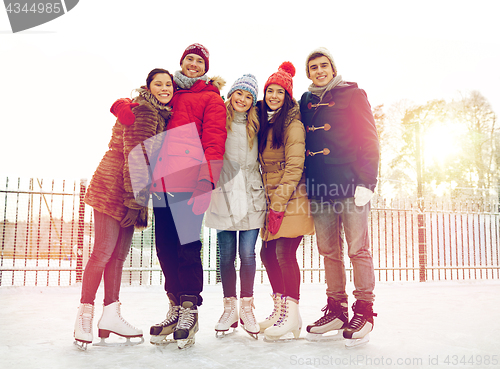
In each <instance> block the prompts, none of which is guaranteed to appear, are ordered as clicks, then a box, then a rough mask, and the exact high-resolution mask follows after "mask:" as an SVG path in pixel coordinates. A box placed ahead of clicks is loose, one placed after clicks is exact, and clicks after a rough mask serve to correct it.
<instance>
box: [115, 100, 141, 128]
mask: <svg viewBox="0 0 500 369" xmlns="http://www.w3.org/2000/svg"><path fill="white" fill-rule="evenodd" d="M138 105H139V104H137V103H133V102H132V100H130V99H127V98H125V99H118V100H116V101H115V102H114V103H113V105H111V109H110V110H109V111H110V112H111V113H112V114H113V115H114V116H115V117H117V118H118V120H119V121H120V123H121V124H123V125H125V126H131V125H132V124H134V122H135V115H134V113H132V108H135V107H136V106H138Z"/></svg>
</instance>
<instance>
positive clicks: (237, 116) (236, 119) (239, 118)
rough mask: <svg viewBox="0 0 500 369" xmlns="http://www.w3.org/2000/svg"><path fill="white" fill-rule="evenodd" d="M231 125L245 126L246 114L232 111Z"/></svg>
mask: <svg viewBox="0 0 500 369" xmlns="http://www.w3.org/2000/svg"><path fill="white" fill-rule="evenodd" d="M233 114H234V116H233V123H236V124H247V112H240V111H234V113H233Z"/></svg>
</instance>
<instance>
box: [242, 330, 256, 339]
mask: <svg viewBox="0 0 500 369" xmlns="http://www.w3.org/2000/svg"><path fill="white" fill-rule="evenodd" d="M245 332H247V333H248V335H249V336H250V337H252V338H253V339H254V340H258V339H259V334H258V333H254V332H249V331H247V330H245Z"/></svg>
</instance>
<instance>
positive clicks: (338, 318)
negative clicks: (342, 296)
mask: <svg viewBox="0 0 500 369" xmlns="http://www.w3.org/2000/svg"><path fill="white" fill-rule="evenodd" d="M321 311H324V312H325V314H324V315H323V316H322V317H321V318H319V319H318V320H316V321H315V322H314V323H313V324H311V325H308V326H307V328H306V329H307V335H306V340H308V341H337V340H341V339H342V338H343V336H342V331H343V330H344V329H345V328H347V325H348V324H349V315H348V307H347V301H336V300H335V299H333V298H332V297H328V301H327V304H326V306H325V307H324V308H323V309H321Z"/></svg>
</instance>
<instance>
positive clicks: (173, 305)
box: [149, 293, 180, 345]
mask: <svg viewBox="0 0 500 369" xmlns="http://www.w3.org/2000/svg"><path fill="white" fill-rule="evenodd" d="M167 296H168V298H169V300H170V307H169V310H168V313H167V317H166V318H165V320H164V321H163V322H161V323H158V324H155V325H153V326H151V328H150V330H149V334H150V336H151V338H150V342H151V344H153V345H168V344H169V343H172V342H175V340H174V339H172V338H168V336H169V335H170V334H172V333H174V330H175V327H176V326H177V322H178V321H179V310H180V306H179V304H178V303H177V299H176V298H175V296H174V295H173V294H171V293H169V294H167Z"/></svg>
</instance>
